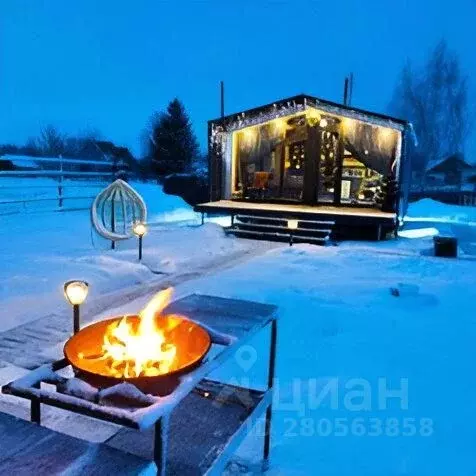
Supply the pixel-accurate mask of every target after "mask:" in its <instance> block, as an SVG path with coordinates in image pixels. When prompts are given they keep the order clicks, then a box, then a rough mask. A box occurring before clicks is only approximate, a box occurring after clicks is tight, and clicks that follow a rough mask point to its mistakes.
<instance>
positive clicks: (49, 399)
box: [2, 294, 277, 476]
mask: <svg viewBox="0 0 476 476" xmlns="http://www.w3.org/2000/svg"><path fill="white" fill-rule="evenodd" d="M200 298H203V299H208V300H213V299H215V300H217V299H219V300H222V301H223V300H224V299H223V298H215V297H213V296H201V295H196V294H195V295H191V296H188V297H185V298H183V299H181V300H179V301H176V302H175V303H172V305H171V307H172V308H174V307H175V305H176V304H178V307H179V308H180V304H181V303H183V304H189V303H188V301H187V299H188V300H189V301H193V300H195V301H197V302H196V304H195V306H200ZM225 301H226V300H225ZM228 301H230V302H233V304H234V305H237V303H238V304H239V303H241V305H242V306H245V307H246V306H247V304H248V305H253V306H263V307H266V308H267V309H266V312H263V314H264V315H263V316H260V318H259V319H256V320H255V321H256V322H253V323H252V325H251V326H249V328H248V329H245V331H244V332H242V335H241V336H240V335H238V336H233V334H231V335H232V336H233V337H235V338H236V340H234V341H233V342H230V341H227V339H224V336H223V334H220V332H215V331H213V330H212V328H211V327H210V325H211V324H213V322H210V320H212V319H209V322H203V319H198V320H197V322H199V323H200V324H202V325H204V326H205V327H206V328H207V329H208V330H209V331H210V334H211V337H212V343H214V344H218V345H223V346H224V347H223V350H221V352H219V353H218V354H217V355H216V356H215V357H213V358H210V359H206V360H205V361H204V362H203V363H202V365H201V366H199V367H198V368H197V369H195V370H194V371H192V372H191V373H190V374H188V375H187V379H186V380H185V381H183V382H182V383H181V384H180V385H179V387H178V388H177V389H176V390H175V391H174V392H173V393H172V396H173V397H174V405H166V408H164V405H162V404H161V403H160V402H158V403H157V404H152V405H151V406H149V407H147V408H145V409H140V410H136V411H126V410H124V409H123V408H120V409H119V408H117V409H116V408H115V407H107V411H105V407H103V406H101V405H99V404H96V403H93V402H90V401H86V400H83V399H81V398H79V397H75V396H71V395H65V394H64V393H60V392H58V389H57V388H56V391H52V390H50V389H47V388H42V385H41V384H42V382H44V383H49V384H53V385H55V384H58V383H59V382H64V380H65V377H62V376H60V375H58V374H56V372H57V371H58V370H61V369H64V368H65V367H68V366H69V363H68V362H67V361H66V359H61V360H58V361H55V362H53V363H51V364H47V365H44V366H41V367H39V368H38V369H36V370H33V371H32V372H30V373H29V374H27V375H26V376H24V377H22V378H20V379H18V380H15V381H13V382H10V383H8V384H7V385H4V386H3V388H2V392H3V393H5V394H10V395H15V396H18V397H21V398H25V399H28V400H30V401H31V406H30V416H31V421H32V422H34V423H37V424H41V404H42V403H43V404H46V405H50V406H53V407H57V408H61V409H64V410H69V411H72V412H75V413H80V414H83V415H86V416H89V417H93V418H97V419H100V420H104V421H108V422H112V423H116V424H119V425H122V426H125V427H130V428H135V429H139V430H144V429H147V428H149V427H150V426H151V425H153V426H154V450H153V459H154V462H155V464H156V466H157V474H158V475H160V476H165V475H166V472H167V441H168V421H169V416H170V413H171V412H172V411H173V410H174V408H176V407H177V406H179V405H180V402H181V401H182V400H183V399H184V398H185V397H186V396H187V395H188V394H189V393H191V392H193V391H195V390H196V389H197V388H199V387H200V385H201V384H203V383H205V384H206V383H207V382H212V381H210V380H207V379H206V377H207V376H208V375H209V374H210V373H211V372H212V371H214V370H216V369H217V368H218V367H220V366H221V365H223V364H224V363H226V361H228V359H230V357H232V356H233V355H234V353H235V352H236V351H237V349H238V348H239V347H240V346H242V345H244V344H246V343H248V342H249V341H250V340H251V339H252V338H253V336H255V335H256V334H257V333H258V332H259V331H261V330H262V329H263V328H265V327H266V328H269V329H270V349H269V365H268V376H267V377H268V378H267V389H266V390H264V391H258V390H254V389H249V388H245V389H241V390H245V391H249V392H252V393H253V395H255V396H257V401H258V403H257V404H256V405H255V406H254V407H253V408H252V409H251V411H250V413H249V414H248V417H247V419H246V420H245V421H243V422H242V424H241V427H240V428H239V429H238V430H237V431H236V432H235V433H234V434H233V436H232V437H231V438H230V439H229V440H228V441H227V443H226V445H225V447H224V448H223V450H222V451H221V453H220V455H219V456H218V458H217V459H215V461H214V462H213V464H212V466H211V467H210V468H209V469H208V470H207V473H206V474H210V473H211V472H212V471H213V474H215V472H216V471H217V470H218V471H220V470H223V469H224V468H225V467H226V464H227V462H228V461H229V459H230V457H231V456H232V455H233V453H234V452H235V450H236V449H237V448H238V446H239V445H240V443H241V442H242V440H243V439H244V438H245V436H246V435H247V428H249V427H250V425H251V426H252V425H254V424H255V423H256V422H257V420H258V419H259V418H260V417H261V416H262V415H263V414H264V413H266V414H265V427H264V444H263V459H264V462H265V464H267V462H268V460H269V454H270V439H271V421H272V394H273V384H274V377H275V365H276V343H277V316H276V310H277V308H276V307H275V306H269V305H265V304H259V303H252V302H248V301H237V300H228ZM212 302H213V301H212ZM222 304H226V303H222ZM174 312H175V311H174ZM202 317H203V316H202ZM215 317H217V316H215ZM190 318H191V319H193V320H194V316H193V312H192V315H191V316H190ZM237 319H239V317H238V318H237ZM230 322H231V321H230ZM243 322H244V321H243ZM217 324H218V320H217ZM219 327H220V326H219ZM238 334H239V333H238ZM228 335H230V333H229V334H228ZM190 377H192V378H190ZM225 386H226V387H228V388H231V387H232V386H228V385H225ZM235 388H238V387H235Z"/></svg>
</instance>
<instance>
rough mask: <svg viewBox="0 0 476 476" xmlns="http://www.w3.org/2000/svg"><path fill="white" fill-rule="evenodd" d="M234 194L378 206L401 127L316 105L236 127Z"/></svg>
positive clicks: (393, 162)
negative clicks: (394, 127) (372, 121)
mask: <svg viewBox="0 0 476 476" xmlns="http://www.w3.org/2000/svg"><path fill="white" fill-rule="evenodd" d="M232 141H233V142H232V144H233V147H232V164H231V184H230V185H231V196H232V198H237V199H251V200H271V201H272V200H285V201H291V202H307V203H334V204H336V203H337V204H339V203H341V204H349V205H359V206H363V205H366V206H378V203H377V202H378V200H377V196H378V192H379V188H380V187H381V185H382V181H383V180H384V179H386V178H388V177H391V176H392V174H395V168H396V164H397V161H398V158H399V142H400V132H399V131H398V130H394V129H391V128H386V127H381V126H376V125H373V124H370V123H368V122H364V121H359V120H356V119H350V118H344V117H339V116H336V115H333V114H329V113H327V112H323V111H322V112H321V111H319V110H317V109H314V108H308V109H307V110H306V111H302V112H299V113H296V114H292V115H289V116H285V117H281V118H277V119H274V120H271V121H267V122H263V123H262V124H259V125H256V126H250V127H246V128H243V129H240V130H237V131H235V132H233V137H232Z"/></svg>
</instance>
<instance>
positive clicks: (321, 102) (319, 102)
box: [208, 94, 409, 127]
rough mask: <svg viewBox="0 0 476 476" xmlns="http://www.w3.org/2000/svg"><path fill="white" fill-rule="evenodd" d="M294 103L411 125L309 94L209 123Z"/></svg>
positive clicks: (240, 112)
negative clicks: (305, 103)
mask: <svg viewBox="0 0 476 476" xmlns="http://www.w3.org/2000/svg"><path fill="white" fill-rule="evenodd" d="M293 101H294V102H295V103H296V104H304V102H305V101H306V102H310V104H309V105H310V106H315V107H319V106H322V107H323V108H326V107H329V108H335V109H338V110H341V111H342V112H343V113H344V114H345V111H347V112H349V113H351V114H352V113H353V114H360V115H362V116H366V117H367V118H369V120H371V119H372V118H374V119H377V120H380V121H391V122H394V123H397V124H400V125H401V126H404V127H406V126H407V125H408V124H409V122H408V121H406V120H404V119H400V118H397V117H392V116H388V115H386V114H380V113H378V112H372V111H367V110H365V109H360V108H357V107H354V106H345V105H344V104H339V103H336V102H333V101H328V100H327V99H321V98H318V97H316V96H310V95H308V94H299V95H297V96H292V97H289V98H285V99H281V100H279V101H274V102H272V103H269V104H265V105H264V106H259V107H255V108H252V109H247V110H245V111H239V112H235V113H233V114H228V115H226V116H225V117H223V118H221V117H219V118H217V119H212V120H210V121H208V122H209V123H213V122H221V121H225V123H226V122H227V121H230V120H232V119H234V118H235V117H236V116H237V115H239V114H245V115H246V116H253V115H256V114H259V113H260V112H263V111H266V110H268V109H270V108H272V107H273V106H274V105H275V104H277V105H280V104H282V103H287V102H293Z"/></svg>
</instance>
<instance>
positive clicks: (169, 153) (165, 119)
mask: <svg viewBox="0 0 476 476" xmlns="http://www.w3.org/2000/svg"><path fill="white" fill-rule="evenodd" d="M148 148H149V150H148V157H149V160H150V161H151V165H152V168H153V169H154V171H155V173H156V174H157V175H159V176H163V175H167V174H171V173H183V172H190V171H191V169H192V164H193V163H194V162H195V161H196V160H197V158H198V157H199V147H198V142H197V139H196V137H195V134H194V133H193V130H192V125H191V122H190V119H189V117H188V115H187V113H186V111H185V108H184V106H183V104H182V103H181V102H180V101H179V100H178V99H177V98H175V99H174V100H173V101H171V102H170V103H169V105H168V106H167V112H164V113H160V114H154V115H153V116H152V120H151V131H150V134H149V137H148Z"/></svg>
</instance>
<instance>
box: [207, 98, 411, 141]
mask: <svg viewBox="0 0 476 476" xmlns="http://www.w3.org/2000/svg"><path fill="white" fill-rule="evenodd" d="M309 108H315V109H318V110H319V111H322V112H326V113H329V114H333V115H336V116H339V117H343V118H348V119H351V120H352V119H353V120H357V121H361V122H364V123H367V124H371V125H374V126H380V127H387V128H391V129H396V130H399V131H403V130H404V129H405V127H406V126H405V125H404V124H400V123H397V122H395V121H392V120H391V119H383V118H378V117H372V118H369V116H368V115H366V114H363V113H360V112H358V111H355V110H352V109H343V108H341V107H338V106H332V105H330V104H328V103H324V102H321V101H319V100H314V101H313V100H308V99H307V98H304V100H303V104H297V103H296V101H287V102H285V103H280V104H277V103H275V104H273V105H272V106H271V108H270V109H269V110H268V111H266V112H263V111H261V112H258V113H254V114H252V115H249V116H246V114H245V113H244V112H242V113H239V114H237V115H236V116H234V117H233V118H230V119H228V120H226V122H225V123H222V122H216V123H212V133H211V137H210V140H211V145H212V146H213V145H215V146H219V147H220V149H221V150H224V143H225V141H226V136H227V134H228V133H230V132H234V131H237V130H239V129H243V128H245V127H250V126H256V125H259V124H262V123H265V122H268V121H272V120H273V119H277V118H280V117H284V116H290V115H292V114H296V113H298V112H302V111H305V110H307V109H309Z"/></svg>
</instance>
